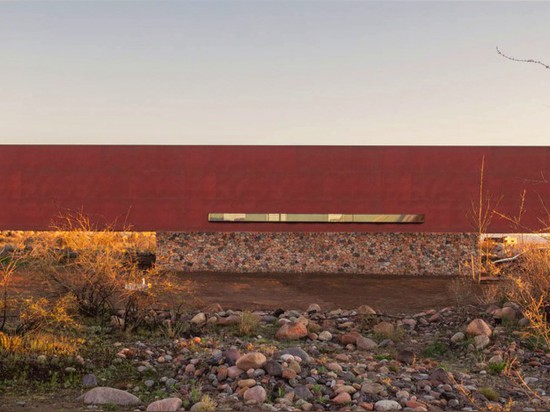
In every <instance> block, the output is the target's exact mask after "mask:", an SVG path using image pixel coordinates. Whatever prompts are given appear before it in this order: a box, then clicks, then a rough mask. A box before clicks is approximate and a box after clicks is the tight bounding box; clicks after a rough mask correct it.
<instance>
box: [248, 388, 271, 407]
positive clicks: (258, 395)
mask: <svg viewBox="0 0 550 412" xmlns="http://www.w3.org/2000/svg"><path fill="white" fill-rule="evenodd" d="M243 397H244V400H245V401H246V402H249V401H254V402H256V403H264V402H265V400H266V399H267V393H266V391H265V389H264V388H263V387H261V386H254V387H253V388H250V389H247V390H246V392H245V393H244V395H243Z"/></svg>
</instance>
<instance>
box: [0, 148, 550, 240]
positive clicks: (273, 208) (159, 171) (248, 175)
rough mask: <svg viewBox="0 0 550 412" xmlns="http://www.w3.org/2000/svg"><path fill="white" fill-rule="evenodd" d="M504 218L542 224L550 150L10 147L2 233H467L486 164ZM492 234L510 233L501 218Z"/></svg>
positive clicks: (1, 181) (1, 160)
mask: <svg viewBox="0 0 550 412" xmlns="http://www.w3.org/2000/svg"><path fill="white" fill-rule="evenodd" d="M483 156H485V163H486V186H487V189H488V190H489V191H490V193H491V194H492V195H493V197H495V198H501V201H500V205H499V210H501V211H502V212H504V213H507V214H514V213H516V212H517V208H518V205H519V197H520V195H521V193H522V191H523V190H524V189H527V190H528V196H527V214H526V215H525V216H524V220H523V222H524V223H526V224H528V225H530V226H533V227H535V226H540V225H539V224H538V221H537V218H538V217H539V216H542V215H544V214H545V213H544V208H543V207H542V206H541V204H540V201H539V197H540V198H542V199H548V200H549V203H550V183H547V184H543V183H541V182H540V181H541V180H542V177H543V176H546V177H548V178H549V179H550V147H439V146H438V147H422V146H415V147H403V146H377V147H372V146H371V147H369V146H366V147H328V146H278V147H270V146H0V229H4V230H5V229H21V230H42V229H48V228H50V225H51V223H52V219H53V218H54V217H55V216H56V215H58V214H59V213H63V212H64V211H66V210H67V209H79V208H84V211H85V212H87V213H88V214H90V215H91V216H92V217H94V218H96V219H97V220H98V221H113V220H114V219H118V221H119V222H123V221H125V220H126V221H127V223H128V224H132V225H133V227H134V229H136V230H156V231H168V230H170V231H202V232H209V231H291V230H298V231H355V232H362V231H400V232H402V231H403V232H404V231H408V232H410V231H422V232H465V231H472V230H473V229H474V228H473V226H472V225H471V224H470V223H469V221H468V218H467V213H468V211H469V210H470V208H471V202H472V200H473V201H476V199H477V195H478V183H479V172H480V165H481V159H482V157H483ZM209 212H281V213H285V212H286V213H423V214H425V216H426V217H425V223H423V224H415V225H402V224H393V225H372V224H250V223H248V224H247V223H240V224H235V223H209V222H208V221H207V214H208V213H209ZM491 230H492V231H493V232H496V231H510V230H512V228H511V227H510V225H509V224H508V223H507V222H505V221H503V220H498V219H497V220H494V224H493V225H492V227H491Z"/></svg>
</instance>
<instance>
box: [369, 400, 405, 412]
mask: <svg viewBox="0 0 550 412" xmlns="http://www.w3.org/2000/svg"><path fill="white" fill-rule="evenodd" d="M374 409H375V410H377V411H399V410H401V405H400V404H399V402H397V401H392V400H387V399H385V400H381V401H378V402H376V403H375V404H374Z"/></svg>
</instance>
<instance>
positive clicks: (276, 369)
mask: <svg viewBox="0 0 550 412" xmlns="http://www.w3.org/2000/svg"><path fill="white" fill-rule="evenodd" d="M265 371H266V372H267V374H268V375H271V376H282V375H283V367H282V366H281V364H280V363H279V362H277V361H276V360H273V359H271V360H268V361H267V363H266V364H265Z"/></svg>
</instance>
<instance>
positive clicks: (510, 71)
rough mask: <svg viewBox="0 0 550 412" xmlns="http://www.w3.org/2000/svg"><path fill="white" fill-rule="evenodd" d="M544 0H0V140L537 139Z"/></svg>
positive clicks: (543, 83) (544, 56)
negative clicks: (520, 60)
mask: <svg viewBox="0 0 550 412" xmlns="http://www.w3.org/2000/svg"><path fill="white" fill-rule="evenodd" d="M495 46H499V47H500V48H501V49H502V50H503V51H505V52H506V53H508V54H510V55H512V56H515V57H518V58H533V59H538V60H542V61H545V62H546V63H547V64H550V2H443V1H438V2H414V1H407V2H388V1H384V2H374V1H353V2H346V1H342V0H334V1H279V0H278V1H229V0H227V1H211V0H207V1H195V2H192V1H143V2H139V1H95V2H92V1H90V2H87V1H74V0H72V1H66V2H63V1H56V2H50V1H43V0H41V1H36V2H33V1H13V2H7V1H4V2H0V143H2V144H276V145H278V144H296V145H312V144H314V145H380V144H392V145H431V144H437V145H549V144H550V93H548V91H549V90H550V70H547V69H544V68H543V67H542V66H538V65H533V64H524V63H515V62H511V61H508V60H505V59H504V58H502V57H500V56H498V55H497V54H496V52H495Z"/></svg>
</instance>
